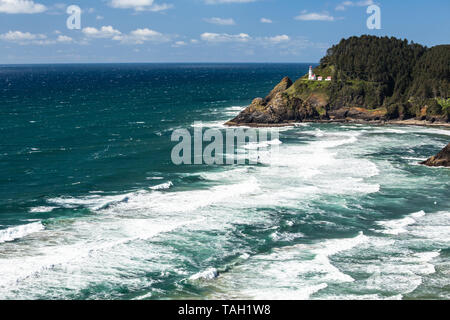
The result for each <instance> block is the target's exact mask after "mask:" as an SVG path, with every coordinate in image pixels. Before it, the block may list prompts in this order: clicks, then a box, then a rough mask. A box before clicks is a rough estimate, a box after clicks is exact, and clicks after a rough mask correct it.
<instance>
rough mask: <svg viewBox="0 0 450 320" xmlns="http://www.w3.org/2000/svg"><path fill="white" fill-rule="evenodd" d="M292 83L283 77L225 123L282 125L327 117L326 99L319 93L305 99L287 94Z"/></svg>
mask: <svg viewBox="0 0 450 320" xmlns="http://www.w3.org/2000/svg"><path fill="white" fill-rule="evenodd" d="M292 85H293V83H292V81H291V79H289V78H288V77H285V78H283V79H282V80H281V82H280V83H279V84H278V85H276V86H275V88H274V89H273V90H272V91H271V92H270V93H269V95H268V96H267V97H265V98H264V99H263V98H256V99H254V100H253V101H252V103H251V104H250V106H249V107H247V108H246V109H245V110H244V111H242V112H241V113H240V114H239V115H238V116H237V117H236V118H234V119H232V120H231V121H229V122H227V123H226V125H230V126H231V125H282V124H287V123H291V122H295V121H303V120H309V119H316V120H320V119H325V118H326V119H328V116H327V114H326V106H327V104H328V101H327V99H326V98H323V97H322V96H321V95H315V94H311V95H310V96H309V97H308V98H307V99H305V100H302V99H301V98H300V97H297V96H295V95H292V94H289V92H288V91H289V89H290V88H291V86H292Z"/></svg>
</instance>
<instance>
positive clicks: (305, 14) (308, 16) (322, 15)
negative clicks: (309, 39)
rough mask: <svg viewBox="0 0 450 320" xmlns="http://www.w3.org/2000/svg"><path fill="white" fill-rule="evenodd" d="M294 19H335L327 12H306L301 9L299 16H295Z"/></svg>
mask: <svg viewBox="0 0 450 320" xmlns="http://www.w3.org/2000/svg"><path fill="white" fill-rule="evenodd" d="M295 19H296V20H303V21H334V20H336V18H335V17H333V16H330V15H329V14H328V13H326V12H325V13H316V12H311V13H308V12H306V11H303V12H302V13H301V14H300V15H299V16H296V17H295Z"/></svg>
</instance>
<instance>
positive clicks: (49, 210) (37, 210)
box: [29, 206, 58, 213]
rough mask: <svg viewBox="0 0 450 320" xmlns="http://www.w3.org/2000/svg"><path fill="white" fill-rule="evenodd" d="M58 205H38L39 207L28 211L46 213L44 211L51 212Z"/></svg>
mask: <svg viewBox="0 0 450 320" xmlns="http://www.w3.org/2000/svg"><path fill="white" fill-rule="evenodd" d="M57 208H58V207H49V206H40V207H34V208H31V209H30V210H29V212H30V213H46V212H52V211H53V210H55V209H57Z"/></svg>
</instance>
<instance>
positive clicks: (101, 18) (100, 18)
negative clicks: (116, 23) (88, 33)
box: [95, 16, 104, 20]
mask: <svg viewBox="0 0 450 320" xmlns="http://www.w3.org/2000/svg"><path fill="white" fill-rule="evenodd" d="M95 19H97V20H103V19H104V17H103V16H96V17H95Z"/></svg>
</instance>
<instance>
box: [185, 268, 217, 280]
mask: <svg viewBox="0 0 450 320" xmlns="http://www.w3.org/2000/svg"><path fill="white" fill-rule="evenodd" d="M218 276H219V272H218V271H217V269H216V268H208V269H206V270H204V271H201V272H199V273H196V274H194V275H192V276H191V277H189V280H194V281H195V280H213V279H215V278H217V277H218Z"/></svg>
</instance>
